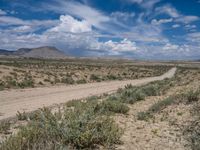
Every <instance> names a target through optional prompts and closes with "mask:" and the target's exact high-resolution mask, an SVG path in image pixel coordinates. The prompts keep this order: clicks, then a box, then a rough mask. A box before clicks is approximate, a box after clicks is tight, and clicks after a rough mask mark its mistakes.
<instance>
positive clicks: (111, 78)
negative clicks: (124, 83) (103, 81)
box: [107, 74, 119, 80]
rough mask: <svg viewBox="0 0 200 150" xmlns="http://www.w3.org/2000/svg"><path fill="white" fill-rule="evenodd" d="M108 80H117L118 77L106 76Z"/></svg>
mask: <svg viewBox="0 0 200 150" xmlns="http://www.w3.org/2000/svg"><path fill="white" fill-rule="evenodd" d="M107 78H108V80H117V79H118V78H119V77H117V76H115V75H112V74H110V75H107Z"/></svg>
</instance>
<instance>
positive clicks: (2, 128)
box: [0, 121, 11, 134]
mask: <svg viewBox="0 0 200 150" xmlns="http://www.w3.org/2000/svg"><path fill="white" fill-rule="evenodd" d="M10 125H11V123H10V122H8V121H2V122H0V134H7V133H8V130H10Z"/></svg>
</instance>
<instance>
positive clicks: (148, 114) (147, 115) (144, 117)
mask: <svg viewBox="0 0 200 150" xmlns="http://www.w3.org/2000/svg"><path fill="white" fill-rule="evenodd" d="M173 103H174V97H168V98H166V99H164V100H162V101H159V102H157V103H155V104H154V105H152V106H151V107H150V108H149V109H148V110H147V111H146V112H139V113H138V120H145V121H147V120H148V119H149V118H153V114H155V113H157V112H159V111H161V110H163V109H164V108H166V107H167V106H169V105H171V104H173Z"/></svg>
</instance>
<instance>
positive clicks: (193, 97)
mask: <svg viewBox="0 0 200 150" xmlns="http://www.w3.org/2000/svg"><path fill="white" fill-rule="evenodd" d="M199 95H200V90H196V91H193V90H190V91H189V92H188V93H187V94H186V98H187V101H188V102H189V103H190V102H195V101H198V100H199Z"/></svg>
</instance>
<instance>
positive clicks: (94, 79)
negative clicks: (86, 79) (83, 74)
mask: <svg viewBox="0 0 200 150" xmlns="http://www.w3.org/2000/svg"><path fill="white" fill-rule="evenodd" d="M90 80H93V81H97V82H100V81H101V78H100V77H99V76H97V75H95V74H91V76H90Z"/></svg>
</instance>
